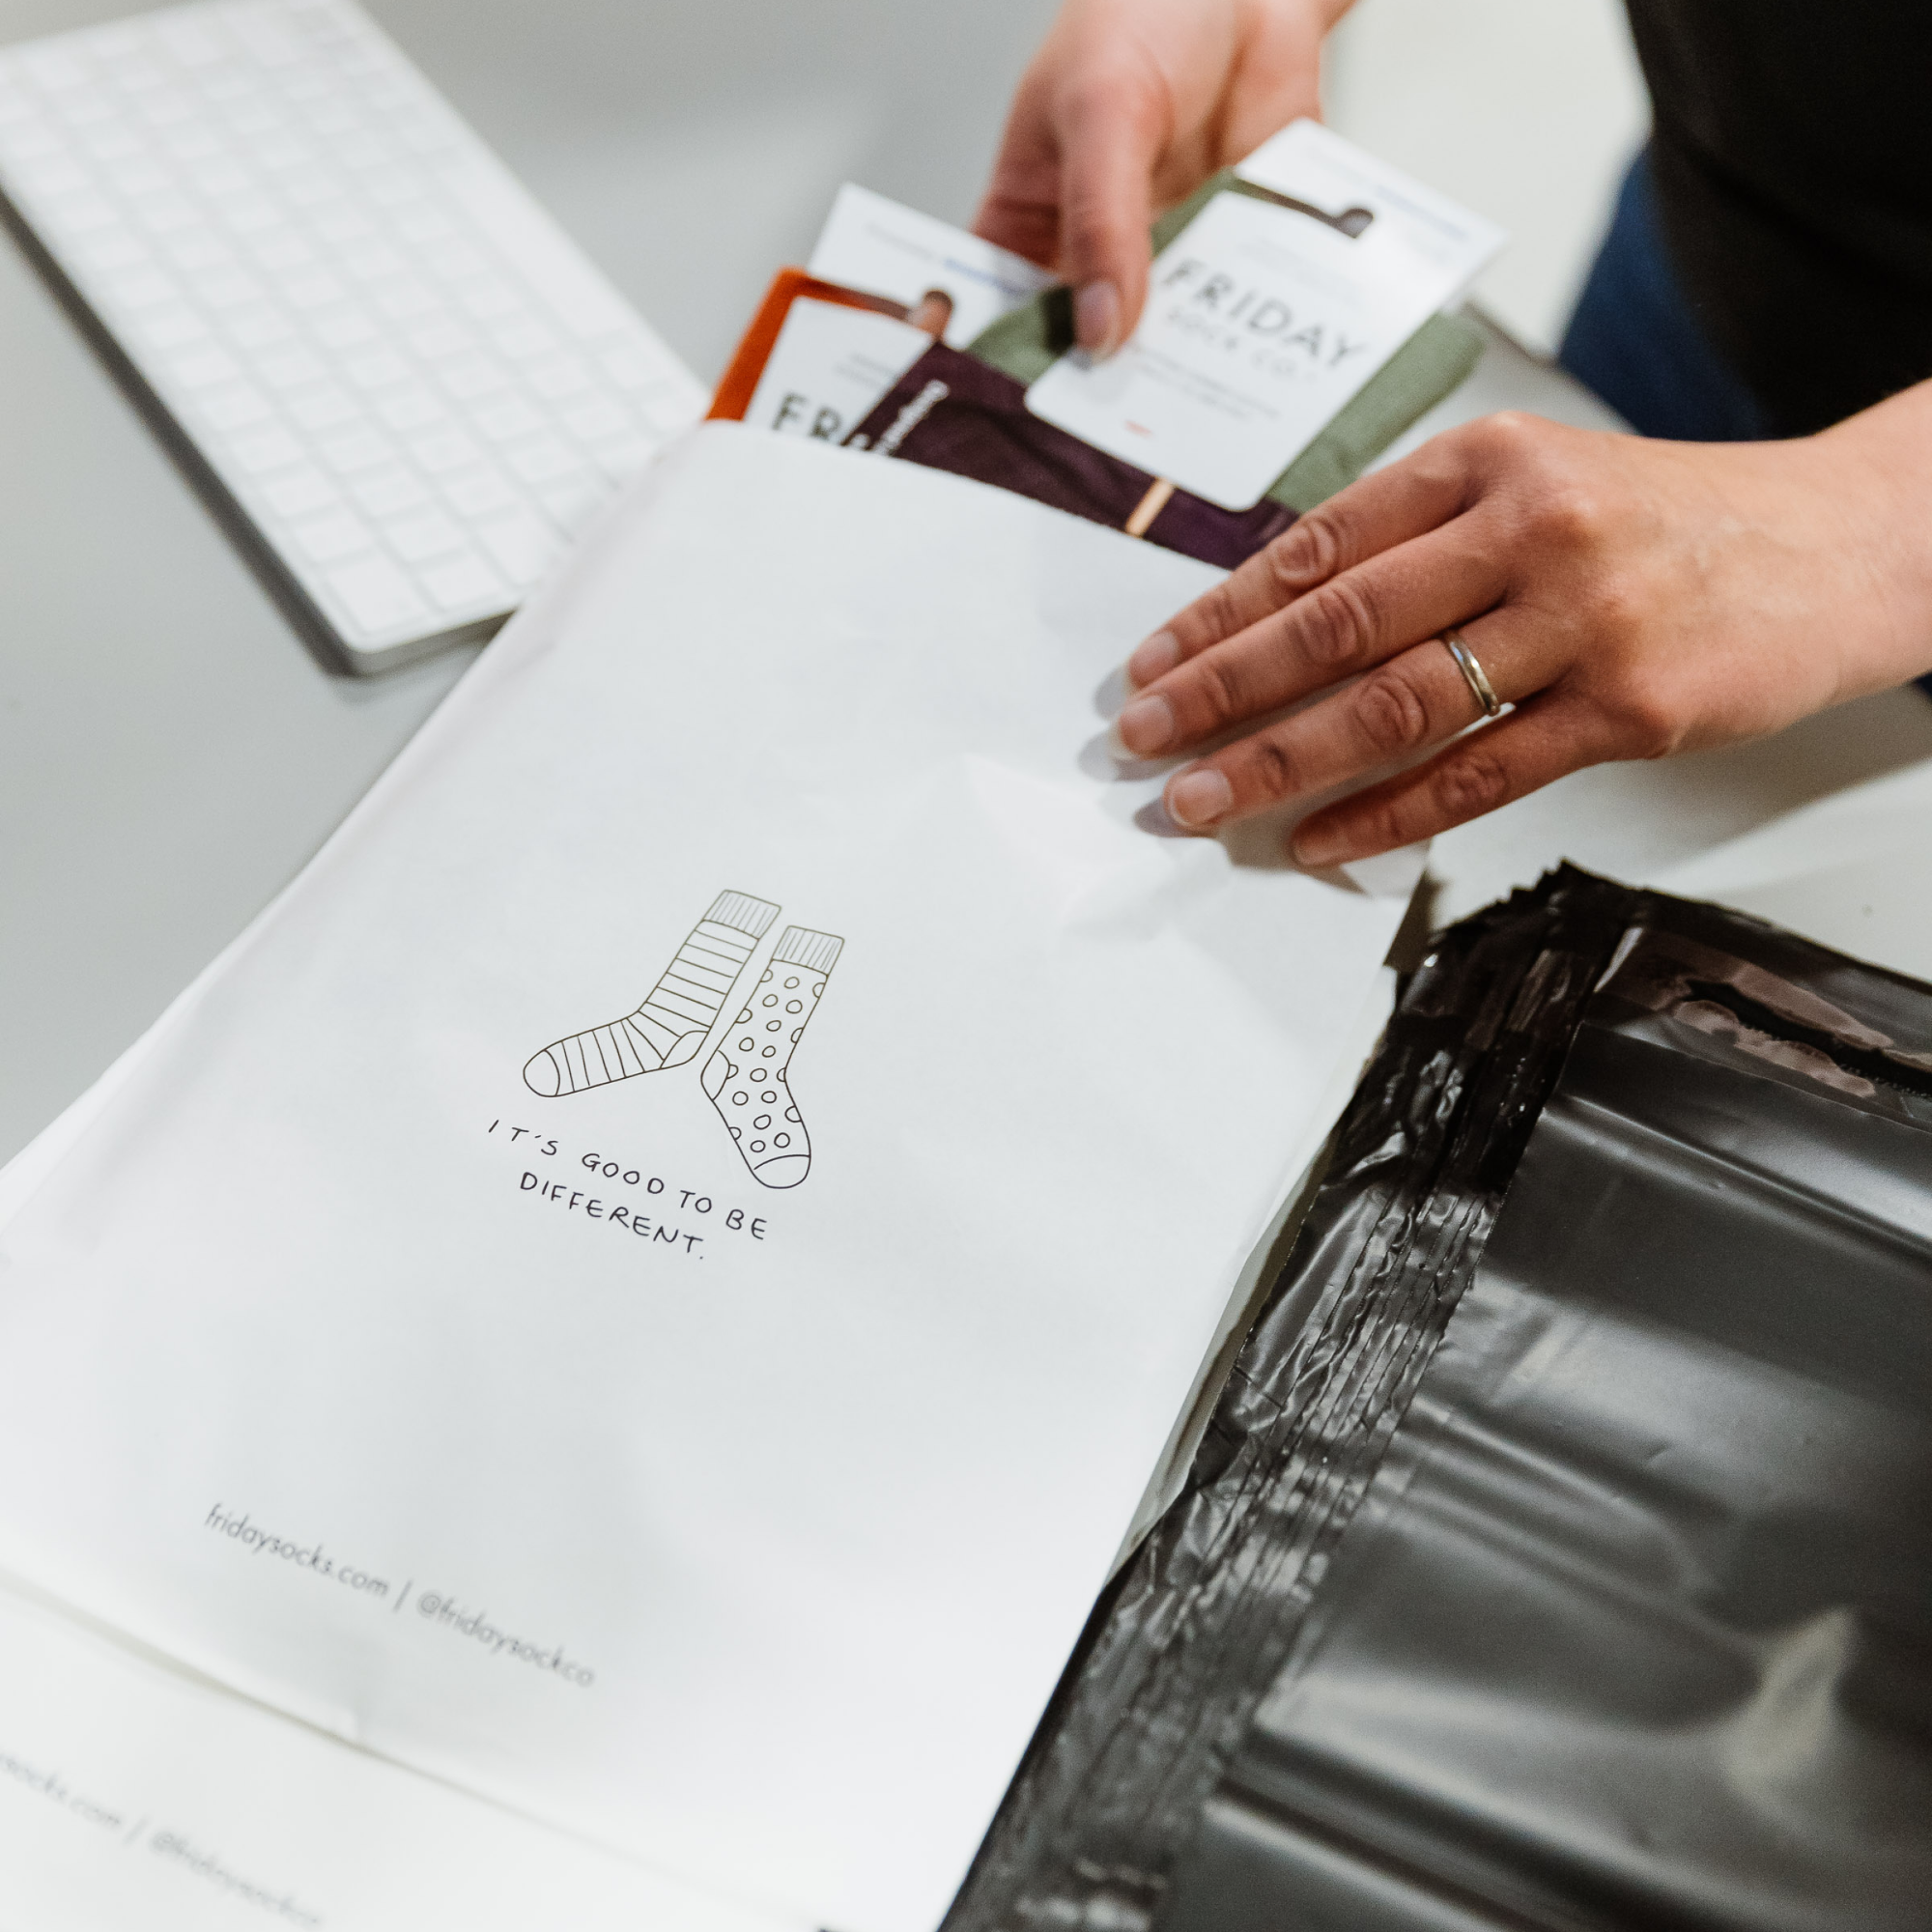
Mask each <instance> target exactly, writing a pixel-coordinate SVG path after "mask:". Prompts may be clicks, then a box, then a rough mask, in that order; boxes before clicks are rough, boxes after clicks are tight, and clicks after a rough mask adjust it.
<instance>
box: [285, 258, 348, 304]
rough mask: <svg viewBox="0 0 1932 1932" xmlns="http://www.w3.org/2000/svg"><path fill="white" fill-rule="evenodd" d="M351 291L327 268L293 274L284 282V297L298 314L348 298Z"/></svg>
mask: <svg viewBox="0 0 1932 1932" xmlns="http://www.w3.org/2000/svg"><path fill="white" fill-rule="evenodd" d="M348 296H349V291H348V290H347V289H346V288H344V287H343V285H342V283H341V282H339V281H338V280H337V279H336V278H335V277H334V276H333V275H331V274H330V273H329V272H328V271H327V270H326V269H314V270H309V271H308V272H307V273H305V274H299V275H291V276H290V277H289V279H288V280H287V281H286V282H284V283H283V284H282V299H283V300H284V301H286V302H287V303H288V305H289V306H290V308H292V309H294V310H295V311H296V312H297V313H298V315H310V314H313V313H314V312H315V311H316V310H318V309H326V308H329V307H331V306H333V305H334V304H335V303H336V302H339V301H345V300H347V299H348Z"/></svg>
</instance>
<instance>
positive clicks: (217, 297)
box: [194, 269, 265, 309]
mask: <svg viewBox="0 0 1932 1932" xmlns="http://www.w3.org/2000/svg"><path fill="white" fill-rule="evenodd" d="M194 292H195V295H196V296H197V297H198V298H200V300H201V302H202V303H203V305H204V306H205V307H208V308H213V309H226V308H240V307H241V305H242V304H243V303H244V302H258V301H260V300H261V299H262V297H263V294H264V293H265V292H264V290H263V287H262V284H261V283H260V282H259V281H257V280H256V279H255V277H254V276H253V275H250V274H247V273H244V272H243V271H242V270H240V269H224V270H220V271H219V272H218V273H215V274H209V275H202V276H199V277H197V278H196V281H195V285H194Z"/></svg>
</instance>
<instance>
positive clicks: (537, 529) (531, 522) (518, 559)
mask: <svg viewBox="0 0 1932 1932" xmlns="http://www.w3.org/2000/svg"><path fill="white" fill-rule="evenodd" d="M474 534H475V537H476V541H477V542H478V543H480V544H481V545H482V546H483V549H484V552H485V553H486V554H487V555H488V556H489V558H490V561H491V562H492V563H494V564H495V565H496V566H497V569H498V570H500V571H501V572H502V573H503V576H504V578H505V579H506V580H507V581H508V582H510V583H512V584H514V585H516V586H517V587H518V588H519V589H523V588H526V587H527V586H528V585H529V584H532V583H534V582H536V581H537V579H538V578H540V577H541V576H542V575H543V574H544V572H545V571H546V570H548V569H549V568H550V566H551V565H552V564H553V563H554V561H555V560H556V558H557V557H558V556H559V555H560V554H562V551H563V547H564V544H563V538H562V537H561V536H559V535H558V533H557V531H556V529H555V528H554V526H552V525H551V524H549V523H548V522H546V521H545V520H544V519H543V518H542V517H539V516H535V515H533V514H532V513H531V512H530V511H528V510H525V509H516V510H511V511H509V512H508V513H507V514H506V515H504V516H500V517H491V518H489V519H488V520H487V521H485V522H483V523H480V524H478V525H477V526H476V527H475V532H474Z"/></svg>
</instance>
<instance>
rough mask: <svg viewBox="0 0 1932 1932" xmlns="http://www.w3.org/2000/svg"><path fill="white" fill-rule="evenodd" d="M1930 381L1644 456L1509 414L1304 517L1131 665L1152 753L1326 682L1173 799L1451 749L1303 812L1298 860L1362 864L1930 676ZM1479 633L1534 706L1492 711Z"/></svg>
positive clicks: (1137, 718)
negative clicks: (1851, 405)
mask: <svg viewBox="0 0 1932 1932" xmlns="http://www.w3.org/2000/svg"><path fill="white" fill-rule="evenodd" d="M1928 502H1932V383H1928V384H1921V385H1919V387H1918V388H1916V389H1911V390H1907V391H1906V392H1905V393H1904V394H1903V395H1901V396H1897V397H1894V398H1893V399H1892V400H1891V401H1889V402H1888V403H1882V404H1880V405H1879V406H1878V407H1877V408H1876V409H1873V410H1868V411H1866V412H1864V414H1862V415H1861V416H1855V417H1853V418H1852V419H1851V420H1850V421H1849V422H1846V423H1841V424H1839V425H1838V426H1837V427H1836V428H1835V429H1832V430H1828V431H1826V432H1825V433H1824V434H1823V435H1821V436H1815V437H1809V438H1806V439H1804V440H1801V441H1793V442H1776V443H1673V442H1653V441H1645V440H1640V439H1638V438H1635V437H1630V436H1611V435H1605V434H1601V433H1598V432H1593V431H1586V430H1577V429H1569V428H1565V427H1563V426H1561V425H1559V424H1555V423H1550V422H1546V421H1543V420H1542V419H1540V418H1538V417H1534V416H1525V415H1516V414H1508V415H1498V416H1491V417H1488V418H1485V419H1484V420H1481V421H1478V422H1473V423H1469V424H1466V425H1464V426H1463V427H1462V428H1460V429H1455V430H1451V431H1449V432H1447V433H1446V434H1444V435H1442V436H1439V437H1436V438H1435V440H1433V441H1431V442H1429V443H1427V444H1425V445H1424V446H1423V447H1422V448H1421V449H1419V450H1417V451H1416V452H1415V453H1414V454H1413V455H1412V456H1409V457H1406V458H1405V459H1404V460H1403V461H1402V462H1400V463H1395V464H1392V465H1390V466H1389V468H1387V469H1383V470H1381V471H1379V472H1378V473H1377V474H1375V475H1372V476H1367V477H1364V478H1362V479H1361V480H1360V481H1359V482H1356V483H1353V484H1351V485H1350V487H1349V488H1348V489H1346V490H1344V491H1342V492H1341V493H1340V494H1339V495H1337V496H1335V497H1332V498H1330V499H1329V501H1328V502H1326V503H1324V504H1322V505H1321V507H1320V508H1319V509H1317V510H1315V511H1313V512H1311V513H1310V514H1309V515H1308V516H1305V517H1303V518H1302V519H1301V520H1300V521H1299V522H1298V523H1297V524H1296V525H1295V526H1293V529H1291V530H1289V531H1288V532H1286V534H1284V535H1283V536H1281V537H1279V538H1277V539H1276V540H1275V542H1274V543H1272V544H1270V545H1269V546H1268V548H1267V549H1266V550H1265V551H1264V552H1262V553H1261V554H1259V555H1257V556H1255V557H1252V558H1250V559H1249V560H1248V562H1246V563H1245V564H1243V565H1242V566H1241V567H1240V569H1238V570H1237V571H1236V572H1235V573H1234V574H1233V576H1231V577H1230V578H1228V579H1227V581H1226V582H1223V583H1222V584H1220V585H1218V586H1217V587H1216V588H1215V589H1213V590H1211V591H1210V592H1208V595H1207V596H1205V597H1203V598H1202V599H1200V601H1199V602H1197V603H1195V604H1193V605H1190V606H1189V607H1188V608H1187V609H1186V610H1185V611H1181V612H1180V613H1179V616H1177V617H1176V618H1175V619H1174V620H1173V622H1172V623H1171V624H1169V625H1168V626H1167V627H1166V628H1165V629H1163V630H1161V631H1157V632H1156V633H1155V634H1154V635H1153V636H1152V637H1151V638H1150V639H1148V640H1147V641H1146V642H1145V643H1143V644H1142V645H1141V646H1140V648H1139V649H1138V650H1136V651H1135V652H1134V654H1133V656H1132V658H1131V659H1129V661H1128V665H1127V677H1128V681H1129V685H1130V688H1131V689H1132V694H1133V695H1132V696H1130V698H1129V700H1128V702H1127V703H1126V705H1125V707H1124V708H1123V709H1122V713H1121V716H1120V719H1119V721H1118V723H1117V725H1116V731H1117V734H1118V737H1119V739H1120V741H1121V743H1122V746H1124V748H1125V749H1126V751H1127V752H1129V753H1132V754H1133V755H1135V756H1136V757H1163V756H1170V755H1173V754H1175V753H1186V752H1189V751H1192V750H1194V749H1195V748H1197V747H1199V746H1201V745H1203V744H1205V743H1208V742H1209V741H1211V740H1213V739H1215V738H1218V737H1223V736H1225V735H1226V734H1227V733H1228V732H1229V730H1230V729H1231V728H1236V729H1237V728H1238V727H1239V726H1241V725H1248V724H1251V723H1256V721H1261V720H1264V719H1265V718H1267V717H1269V716H1271V715H1272V714H1274V713H1276V712H1278V711H1280V710H1281V709H1282V708H1283V707H1284V706H1286V705H1291V704H1294V703H1296V702H1298V701H1299V700H1301V699H1304V698H1307V697H1309V696H1312V695H1313V694H1316V693H1319V692H1321V691H1324V690H1326V689H1327V688H1328V687H1330V686H1334V685H1338V684H1343V681H1344V680H1348V679H1353V680H1354V681H1353V682H1352V683H1347V684H1345V685H1344V686H1343V688H1342V689H1340V690H1337V691H1334V692H1332V693H1331V695H1329V696H1326V697H1323V698H1321V700H1320V701H1319V702H1316V703H1313V704H1310V705H1308V706H1306V707H1305V708H1304V709H1302V710H1300V711H1298V712H1296V713H1295V714H1294V715H1293V717H1291V718H1288V719H1285V720H1283V721H1281V722H1279V723H1275V724H1258V725H1257V728H1254V729H1252V730H1250V731H1249V732H1247V733H1246V734H1245V735H1242V736H1238V737H1236V739H1235V740H1234V742H1232V743H1230V744H1228V745H1227V746H1226V747H1225V748H1224V749H1222V750H1220V751H1217V752H1215V753H1212V755H1210V756H1206V757H1203V758H1201V759H1199V760H1198V761H1197V762H1196V763H1194V764H1191V765H1189V766H1188V767H1187V768H1186V769H1185V770H1182V771H1180V772H1178V773H1176V774H1175V776H1174V777H1173V778H1172V779H1170V780H1169V781H1168V783H1167V787H1166V792H1165V803H1166V807H1167V810H1168V813H1169V815H1170V816H1171V817H1172V818H1173V819H1174V820H1175V821H1176V822H1177V823H1178V824H1179V825H1180V826H1181V827H1183V828H1184V829H1186V830H1189V831H1206V830H1208V829H1210V828H1213V827H1216V826H1219V825H1221V824H1223V823H1225V822H1227V821H1229V820H1231V819H1236V818H1240V817H1244V816H1247V815H1248V814H1250V813H1254V812H1258V811H1261V810H1265V809H1267V808H1269V807H1272V806H1276V805H1279V804H1281V803H1283V802H1285V801H1291V800H1294V799H1298V798H1306V797H1311V796H1313V795H1315V794H1318V793H1321V792H1324V791H1328V790H1330V789H1332V788H1333V787H1335V786H1337V785H1341V784H1346V783H1348V782H1350V781H1360V779H1361V778H1362V777H1363V776H1365V775H1366V774H1368V773H1370V772H1373V771H1376V770H1378V768H1385V767H1387V766H1388V765H1389V764H1391V763H1392V762H1396V761H1399V760H1402V759H1406V758H1408V759H1412V758H1414V757H1416V756H1417V754H1419V753H1426V752H1427V751H1428V750H1429V748H1432V747H1436V748H1439V749H1437V750H1436V751H1435V755H1433V756H1428V757H1426V758H1425V760H1424V761H1423V762H1421V763H1419V764H1413V765H1411V767H1410V768H1409V769H1407V770H1406V771H1404V772H1403V773H1402V774H1401V775H1400V776H1398V777H1396V778H1393V779H1388V780H1385V781H1382V782H1380V783H1378V784H1375V785H1372V786H1369V787H1368V788H1366V789H1364V790H1359V791H1357V792H1355V793H1353V794H1352V795H1350V797H1348V798H1345V799H1343V800H1341V801H1340V802H1339V803H1336V804H1333V805H1330V806H1328V807H1327V808H1326V809H1324V810H1321V811H1319V812H1316V813H1314V814H1313V815H1312V816H1310V817H1308V818H1306V819H1304V820H1303V821H1302V822H1301V823H1300V824H1299V825H1298V826H1297V827H1296V829H1295V832H1294V835H1293V856H1294V858H1295V859H1296V861H1297V862H1298V863H1300V864H1302V865H1304V866H1308V867H1326V866H1333V865H1339V864H1342V863H1344V862H1345V861H1348V860H1350V859H1359V858H1366V857H1368V856H1369V855H1370V854H1372V853H1376V852H1382V851H1386V850H1388V849H1390V848H1391V847H1394V846H1398V845H1406V844H1408V843H1410V842H1411V841H1413V840H1416V839H1421V838H1429V837H1430V836H1431V835H1432V834H1434V833H1436V832H1442V831H1446V830H1447V829H1448V828H1449V827H1450V826H1453V825H1460V824H1462V823H1463V821H1464V820H1466V819H1470V818H1474V817H1477V816H1478V815H1479V814H1481V813H1483V812H1486V811H1490V810H1493V809H1494V808H1495V807H1497V806H1500V805H1506V804H1508V803H1509V802H1510V801H1511V800H1513V799H1518V798H1520V797H1522V796H1523V794H1524V793H1526V792H1531V791H1534V790H1536V789H1537V788H1538V787H1539V786H1541V785H1546V784H1548V782H1549V781H1551V780H1552V779H1556V778H1561V777H1562V776H1563V775H1564V774H1565V773H1566V772H1572V771H1576V770H1577V769H1578V768H1579V767H1580V766H1583V765H1589V764H1596V763H1601V762H1604V761H1605V760H1610V759H1621V758H1658V757H1665V756H1668V755H1669V754H1670V753H1673V752H1682V751H1691V750H1695V749H1698V748H1700V747H1703V746H1708V745H1717V744H1722V743H1724V742H1726V741H1728V740H1732V739H1739V738H1749V737H1755V736H1759V735H1761V734H1763V733H1766V732H1771V731H1776V730H1777V729H1779V728H1780V727H1781V726H1783V725H1789V724H1791V723H1793V722H1794V721H1796V720H1797V719H1799V718H1802V717H1804V715H1806V714H1807V713H1809V712H1812V711H1818V710H1822V709H1824V708H1825V707H1827V706H1828V705H1833V704H1837V703H1841V702H1843V701H1844V700H1845V699H1847V698H1851V697H1857V696H1862V695H1863V694H1865V693H1867V692H1872V691H1878V690H1882V689H1885V688H1886V687H1888V686H1890V685H1895V684H1901V683H1903V682H1904V681H1905V680H1907V679H1908V678H1911V677H1914V676H1917V675H1918V674H1919V673H1921V672H1923V671H1925V670H1926V669H1928V668H1932V515H1928V512H1927V509H1926V505H1927V504H1928ZM1452 628H1453V629H1456V630H1459V631H1460V632H1461V634H1462V637H1463V640H1464V642H1465V644H1466V646H1467V648H1468V650H1469V651H1470V652H1471V653H1472V654H1473V655H1474V657H1475V659H1476V660H1477V662H1478V664H1479V665H1480V666H1481V668H1482V670H1483V671H1484V672H1485V673H1486V674H1487V676H1488V679H1489V683H1490V685H1491V687H1492V690H1493V692H1494V694H1495V696H1496V697H1497V698H1498V699H1499V700H1500V701H1501V702H1503V703H1505V704H1508V705H1511V706H1513V707H1514V709H1513V710H1512V711H1511V712H1510V714H1509V715H1508V716H1506V717H1504V718H1502V719H1500V720H1499V721H1497V722H1496V723H1494V724H1492V725H1489V726H1488V727H1487V728H1485V729H1483V730H1481V731H1473V732H1466V735H1464V734H1465V731H1466V727H1467V726H1468V725H1470V724H1471V723H1472V722H1473V721H1474V720H1475V719H1476V718H1477V717H1478V716H1480V715H1481V706H1480V705H1479V703H1478V701H1477V699H1476V697H1475V696H1474V695H1473V691H1472V687H1471V685H1470V683H1469V682H1468V681H1467V680H1466V679H1465V678H1464V676H1463V671H1462V670H1461V669H1460V668H1458V666H1457V664H1456V661H1455V659H1454V658H1453V657H1452V656H1451V654H1450V652H1449V650H1448V649H1447V647H1446V646H1445V645H1444V644H1443V642H1442V641H1441V638H1442V634H1443V632H1444V631H1446V630H1449V629H1452Z"/></svg>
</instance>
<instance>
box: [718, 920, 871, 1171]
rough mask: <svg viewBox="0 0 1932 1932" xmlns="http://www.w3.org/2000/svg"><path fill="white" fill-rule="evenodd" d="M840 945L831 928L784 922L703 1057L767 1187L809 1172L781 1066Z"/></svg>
mask: <svg viewBox="0 0 1932 1932" xmlns="http://www.w3.org/2000/svg"><path fill="white" fill-rule="evenodd" d="M844 947H845V942H844V941H843V940H842V939H840V938H838V936H837V935H836V934H833V933H830V932H814V931H813V930H812V929H811V928H810V926H805V925H788V926H786V927H785V929H784V932H783V934H782V935H781V937H780V940H779V943H778V946H777V947H776V948H775V949H774V951H773V952H772V958H771V964H770V965H769V966H767V967H766V968H765V972H764V976H763V978H762V979H760V980H759V981H758V983H757V985H756V987H755V988H753V993H752V997H751V999H750V1001H749V1002H748V1003H747V1005H746V1007H745V1009H744V1011H743V1012H741V1013H740V1014H739V1015H738V1017H737V1019H736V1020H734V1021H733V1022H732V1024H731V1025H730V1027H729V1028H728V1029H727V1030H726V1031H725V1037H724V1038H723V1039H722V1040H720V1041H719V1043H718V1047H717V1050H716V1051H715V1052H714V1053H713V1054H712V1056H711V1058H710V1059H709V1060H707V1061H706V1062H705V1063H704V1076H703V1077H704V1091H705V1092H706V1093H707V1094H710V1096H711V1104H712V1105H713V1106H714V1107H716V1108H717V1109H718V1112H719V1115H720V1117H721V1118H722V1119H723V1121H724V1122H725V1125H726V1126H727V1127H729V1128H730V1129H731V1138H732V1139H733V1140H734V1141H735V1142H737V1144H738V1151H739V1153H740V1154H742V1155H743V1156H744V1161H745V1165H746V1166H747V1167H749V1168H750V1169H751V1170H752V1178H753V1179H754V1180H757V1181H759V1182H761V1183H762V1184H763V1185H764V1186H766V1187H796V1186H797V1185H798V1184H799V1182H800V1181H801V1180H803V1179H805V1177H806V1176H807V1175H808V1174H810V1172H811V1140H810V1136H809V1135H808V1134H807V1133H806V1130H805V1121H804V1118H803V1117H802V1116H801V1114H800V1113H799V1110H798V1106H797V1104H796V1102H794V1100H793V1099H792V1095H791V1087H790V1085H789V1082H788V1080H787V1078H786V1068H787V1067H788V1066H789V1065H790V1064H791V1057H792V1054H793V1052H794V1051H795V1050H796V1049H797V1046H798V1041H799V1036H800V1035H801V1034H802V1033H804V1031H805V1028H806V1022H807V1021H808V1020H810V1018H811V1015H812V1013H813V1012H814V1011H815V1010H816V1009H817V1006H818V1001H819V996H820V995H821V994H822V993H823V992H824V991H825V982H826V980H828V979H829V978H830V977H831V974H832V969H833V967H835V966H836V965H837V964H838V955H839V953H840V952H843V951H844Z"/></svg>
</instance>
